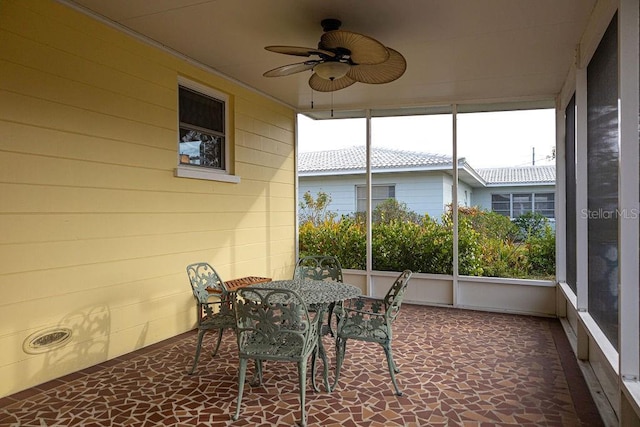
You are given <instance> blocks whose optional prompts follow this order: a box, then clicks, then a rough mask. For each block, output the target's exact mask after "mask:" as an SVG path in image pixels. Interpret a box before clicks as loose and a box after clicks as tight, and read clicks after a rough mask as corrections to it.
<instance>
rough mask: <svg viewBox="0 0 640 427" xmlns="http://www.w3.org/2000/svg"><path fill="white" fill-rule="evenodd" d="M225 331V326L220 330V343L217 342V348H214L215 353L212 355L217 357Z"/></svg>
mask: <svg viewBox="0 0 640 427" xmlns="http://www.w3.org/2000/svg"><path fill="white" fill-rule="evenodd" d="M223 332H224V328H220V330H219V331H218V343H217V344H216V348H215V350H213V354H212V355H211V356H213V357H216V354H217V353H218V349H219V348H220V343H221V342H222V334H223Z"/></svg>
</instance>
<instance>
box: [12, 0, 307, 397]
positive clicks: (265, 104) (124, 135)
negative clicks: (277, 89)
mask: <svg viewBox="0 0 640 427" xmlns="http://www.w3.org/2000/svg"><path fill="white" fill-rule="evenodd" d="M179 76H181V77H184V78H187V79H191V80H194V81H196V82H198V83H200V84H203V85H205V86H209V87H211V88H213V89H215V90H217V91H220V92H224V93H225V94H227V95H228V96H229V104H230V116H231V117H230V131H229V141H231V144H230V149H231V158H232V159H231V160H232V161H231V164H232V172H233V173H234V174H235V175H238V176H240V177H241V182H240V183H239V184H232V183H225V182H217V181H204V180H196V179H185V178H176V177H174V169H175V167H176V166H177V84H178V78H179ZM294 126H295V113H294V111H292V110H291V109H289V108H287V107H285V106H282V105H280V104H277V103H275V102H273V101H272V100H270V99H267V98H265V97H262V96H260V95H258V94H256V93H255V92H252V91H250V90H249V89H247V88H244V87H241V86H239V85H237V84H235V83H232V82H230V81H228V80H225V79H224V78H223V77H221V76H219V75H217V74H214V73H213V72H211V71H209V70H207V69H206V68H204V67H199V66H196V65H194V64H191V63H188V62H186V61H184V60H183V59H181V58H180V57H178V56H175V55H172V54H171V53H170V52H168V51H165V50H161V49H159V48H156V47H154V46H151V45H150V44H147V43H145V42H143V41H141V40H138V39H135V38H133V37H131V36H130V35H128V34H126V33H125V32H121V31H118V30H116V29H114V28H112V27H109V26H107V25H105V24H104V23H102V22H99V21H97V20H95V19H93V18H90V17H88V16H85V15H82V14H81V13H79V12H78V11H75V10H73V9H70V8H68V7H66V6H64V5H62V4H59V3H56V2H53V1H37V2H36V1H18V0H3V1H2V2H0V195H1V197H0V347H1V348H3V351H2V352H0V378H3V381H1V382H0V396H4V395H7V394H10V393H13V392H16V391H19V390H22V389H25V388H28V387H30V386H33V385H36V384H38V383H42V382H45V381H47V380H50V379H52V378H55V377H57V376H60V375H63V374H66V373H69V372H73V371H77V370H79V369H82V368H84V367H87V366H90V365H93V364H95V363H98V362H102V361H104V360H107V359H110V358H113V357H116V356H119V355H121V354H123V353H127V352H130V351H132V350H134V349H137V348H140V347H143V346H147V345H149V344H152V343H155V342H157V341H160V340H163V339H166V338H168V337H171V336H173V335H176V334H178V333H181V332H184V331H186V330H189V329H191V328H192V327H193V326H194V321H195V318H194V313H195V310H194V303H193V298H192V296H191V291H190V287H189V284H188V280H187V276H186V273H185V266H186V265H187V264H189V263H192V262H197V261H207V262H210V263H211V264H213V265H214V266H215V268H216V269H217V270H218V272H219V273H220V274H221V275H222V276H223V278H226V279H232V278H237V277H241V276H249V275H257V276H265V277H273V278H282V277H288V276H289V275H290V273H291V271H292V265H293V262H294V243H295V237H296V236H295V227H294V226H295V203H294V200H295V199H294V191H295V190H294V189H295V185H294V158H293V153H294V150H293V146H294ZM55 326H65V327H69V328H71V329H72V330H73V338H72V341H71V342H70V343H69V344H67V345H66V346H65V347H63V348H62V349H59V350H55V351H53V352H49V353H44V354H38V355H33V354H27V353H25V352H24V351H23V350H22V343H23V342H24V340H25V339H26V338H27V337H28V336H29V335H30V334H32V333H34V332H36V331H39V330H43V329H46V328H51V327H55ZM189 357H190V355H189ZM187 359H188V357H187V358H186V359H185V362H186V361H187Z"/></svg>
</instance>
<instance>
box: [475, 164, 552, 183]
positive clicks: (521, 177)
mask: <svg viewBox="0 0 640 427" xmlns="http://www.w3.org/2000/svg"><path fill="white" fill-rule="evenodd" d="M476 171H477V172H478V175H480V176H481V177H482V179H484V180H485V181H486V182H487V184H527V183H536V184H541V183H550V184H553V183H555V182H556V168H555V166H518V167H508V168H483V169H476Z"/></svg>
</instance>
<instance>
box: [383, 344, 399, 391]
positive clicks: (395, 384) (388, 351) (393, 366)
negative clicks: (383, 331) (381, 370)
mask: <svg viewBox="0 0 640 427" xmlns="http://www.w3.org/2000/svg"><path fill="white" fill-rule="evenodd" d="M381 345H382V348H383V349H384V353H385V354H386V355H387V365H389V375H391V382H392V383H393V387H394V388H395V389H396V396H402V392H401V391H400V389H399V388H398V382H397V381H396V372H398V371H399V369H398V368H397V366H396V363H395V362H394V361H393V353H392V352H391V343H387V344H381Z"/></svg>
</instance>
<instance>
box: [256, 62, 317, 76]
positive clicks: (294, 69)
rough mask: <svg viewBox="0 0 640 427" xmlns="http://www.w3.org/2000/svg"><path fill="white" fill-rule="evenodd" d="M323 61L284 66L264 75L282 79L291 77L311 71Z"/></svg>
mask: <svg viewBox="0 0 640 427" xmlns="http://www.w3.org/2000/svg"><path fill="white" fill-rule="evenodd" d="M320 62H321V61H305V62H298V63H297V64H289V65H283V66H282V67H278V68H274V69H273V70H269V71H267V72H266V73H264V74H263V76H265V77H282V76H289V75H291V74H295V73H301V72H303V71H307V70H311V69H312V68H313V67H315V66H316V65H318V64H319V63H320Z"/></svg>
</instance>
